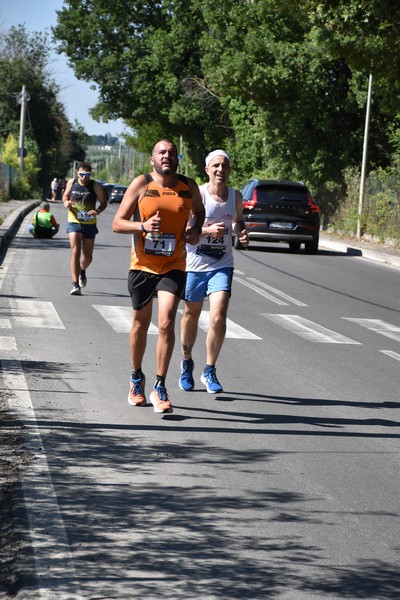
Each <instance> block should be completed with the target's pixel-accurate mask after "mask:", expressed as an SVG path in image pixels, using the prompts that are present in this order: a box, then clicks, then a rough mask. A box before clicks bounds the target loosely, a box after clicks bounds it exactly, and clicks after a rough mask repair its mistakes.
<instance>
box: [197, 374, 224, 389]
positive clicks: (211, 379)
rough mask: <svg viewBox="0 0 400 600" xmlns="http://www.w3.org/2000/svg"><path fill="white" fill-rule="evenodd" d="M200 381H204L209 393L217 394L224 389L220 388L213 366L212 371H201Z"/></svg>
mask: <svg viewBox="0 0 400 600" xmlns="http://www.w3.org/2000/svg"><path fill="white" fill-rule="evenodd" d="M200 381H201V383H204V385H205V386H206V388H207V392H208V393H209V394H219V393H220V392H223V391H224V390H223V389H222V385H221V384H220V382H219V381H218V379H217V374H216V372H215V368H214V369H213V370H212V371H207V373H202V374H201V377H200Z"/></svg>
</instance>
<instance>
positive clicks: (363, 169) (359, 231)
mask: <svg viewBox="0 0 400 600" xmlns="http://www.w3.org/2000/svg"><path fill="white" fill-rule="evenodd" d="M371 96H372V66H371V73H370V74H369V82H368V98H367V110H366V113H365V128H364V147H363V157H362V165H361V181H360V196H359V200H358V219H357V238H358V239H360V237H361V235H362V227H361V220H362V214H363V205H364V186H365V173H366V170H367V154H368V132H369V115H370V111H371Z"/></svg>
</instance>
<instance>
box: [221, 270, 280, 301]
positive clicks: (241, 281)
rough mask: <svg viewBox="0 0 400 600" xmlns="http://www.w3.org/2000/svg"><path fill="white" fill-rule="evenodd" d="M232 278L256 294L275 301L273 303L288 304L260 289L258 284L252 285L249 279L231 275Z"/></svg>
mask: <svg viewBox="0 0 400 600" xmlns="http://www.w3.org/2000/svg"><path fill="white" fill-rule="evenodd" d="M233 280H234V281H237V282H238V283H241V284H242V285H245V286H246V287H248V288H250V289H251V290H253V291H254V292H256V293H257V294H260V296H263V297H264V298H267V300H271V302H275V304H278V305H279V306H287V304H288V303H287V302H284V301H283V300H279V298H275V297H274V296H272V295H271V294H268V292H265V291H264V290H262V289H260V288H259V286H257V285H254V283H251V282H250V281H246V280H245V279H240V277H235V276H233Z"/></svg>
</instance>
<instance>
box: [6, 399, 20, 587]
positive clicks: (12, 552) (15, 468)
mask: <svg viewBox="0 0 400 600" xmlns="http://www.w3.org/2000/svg"><path fill="white" fill-rule="evenodd" d="M9 394H10V393H7V392H0V430H1V453H0V531H1V536H0V597H1V598H15V597H16V596H17V593H18V588H19V586H18V571H17V568H16V562H17V559H18V556H19V554H20V551H21V546H22V544H21V540H20V539H19V535H18V532H17V529H16V527H15V511H16V509H17V505H18V503H19V502H20V499H21V493H20V479H21V478H20V473H21V470H22V465H23V464H24V461H25V452H24V448H23V443H22V429H23V428H22V425H21V424H20V423H19V422H18V421H17V420H16V419H15V417H14V416H13V415H12V414H10V412H9V411H8V408H7V398H8V397H9Z"/></svg>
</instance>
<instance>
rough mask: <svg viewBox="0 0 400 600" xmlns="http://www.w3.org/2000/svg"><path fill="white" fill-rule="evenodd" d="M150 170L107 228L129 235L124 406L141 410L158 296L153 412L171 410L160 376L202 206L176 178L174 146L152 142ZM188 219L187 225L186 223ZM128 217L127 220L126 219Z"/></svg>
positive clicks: (192, 188) (194, 190)
mask: <svg viewBox="0 0 400 600" xmlns="http://www.w3.org/2000/svg"><path fill="white" fill-rule="evenodd" d="M150 162H151V165H152V166H153V171H152V172H151V173H150V174H148V175H139V176H138V177H135V179H134V180H133V181H132V183H131V184H130V185H129V187H128V189H127V191H126V192H125V195H124V197H123V199H122V202H121V204H120V205H119V208H118V210H117V213H116V215H115V218H114V221H113V225H112V229H113V231H115V232H116V233H129V234H131V235H132V250H131V266H130V270H129V279H128V289H129V293H130V296H131V300H132V307H133V321H132V328H131V332H130V336H129V341H130V350H131V360H132V375H131V380H130V390H129V396H128V402H129V404H131V405H133V406H144V405H145V404H146V396H145V376H144V373H143V371H142V361H143V357H144V353H145V348H146V341H147V331H148V329H149V326H150V322H151V315H152V308H153V298H154V295H155V294H157V298H158V332H159V336H158V340H157V347H156V380H155V384H154V387H153V390H152V392H151V394H150V401H151V403H152V404H153V407H154V411H155V412H157V413H168V412H172V410H173V409H172V404H171V401H170V399H169V397H168V394H167V390H166V386H165V378H166V376H167V371H168V367H169V363H170V360H171V356H172V351H173V348H174V344H175V319H176V312H177V309H178V304H179V300H180V298H181V296H182V292H183V290H184V287H185V281H186V272H185V269H186V243H190V244H197V243H198V241H199V234H200V232H201V228H202V225H203V222H204V207H203V203H202V200H201V195H200V191H199V188H198V186H197V184H196V182H195V181H194V180H193V179H189V178H187V177H184V176H182V175H179V174H177V169H178V164H179V159H178V151H177V148H176V145H175V144H174V143H173V142H171V141H170V140H168V139H163V140H160V141H158V142H157V143H156V144H155V146H154V148H153V151H152V154H151V158H150ZM189 216H192V226H191V228H189V229H187V221H188V218H189ZM132 217H133V220H131V218H132Z"/></svg>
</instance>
